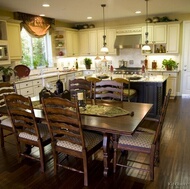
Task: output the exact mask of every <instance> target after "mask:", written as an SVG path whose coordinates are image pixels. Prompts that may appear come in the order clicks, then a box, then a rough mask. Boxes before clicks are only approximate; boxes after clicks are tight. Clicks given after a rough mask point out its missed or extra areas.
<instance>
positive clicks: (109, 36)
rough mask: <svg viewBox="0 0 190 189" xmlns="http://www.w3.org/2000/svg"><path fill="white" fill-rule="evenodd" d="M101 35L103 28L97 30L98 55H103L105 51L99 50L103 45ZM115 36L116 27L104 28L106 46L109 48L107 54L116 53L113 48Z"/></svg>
mask: <svg viewBox="0 0 190 189" xmlns="http://www.w3.org/2000/svg"><path fill="white" fill-rule="evenodd" d="M103 35H104V30H98V55H104V54H105V53H102V52H101V48H102V47H103ZM115 38H116V29H107V30H106V46H107V48H108V50H109V52H108V53H107V54H108V55H116V49H115V48H114V43H115Z"/></svg>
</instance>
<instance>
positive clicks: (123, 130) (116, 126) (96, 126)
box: [34, 101, 153, 176]
mask: <svg viewBox="0 0 190 189" xmlns="http://www.w3.org/2000/svg"><path fill="white" fill-rule="evenodd" d="M98 104H100V105H105V106H114V107H120V108H122V109H124V110H127V111H129V114H127V115H121V116H113V117H106V116H101V115H86V114H85V115H83V114H81V121H82V125H83V128H84V129H86V130H90V131H97V132H101V133H102V134H103V161H104V172H103V174H104V176H107V175H108V169H109V163H110V160H111V153H110V147H109V146H110V136H112V135H133V133H134V132H135V130H136V128H137V127H138V125H139V124H140V123H141V122H142V121H143V119H144V118H145V117H146V115H147V114H148V112H149V111H150V110H151V108H152V106H153V104H147V103H134V102H125V101H122V102H121V101H114V102H111V103H109V102H98ZM34 112H35V116H36V118H39V119H44V113H43V110H40V109H34Z"/></svg>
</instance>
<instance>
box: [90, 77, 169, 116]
mask: <svg viewBox="0 0 190 189" xmlns="http://www.w3.org/2000/svg"><path fill="white" fill-rule="evenodd" d="M93 76H94V77H96V76H95V75H93ZM137 76H138V75H137ZM119 77H120V78H121V77H124V78H127V77H131V75H122V74H121V75H120V74H113V75H111V77H110V78H108V79H111V78H112V79H114V78H119ZM131 78H132V77H131ZM135 78H136V77H135ZM167 79H168V76H165V75H157V76H154V75H153V76H152V75H150V76H147V77H142V76H139V79H135V80H133V79H131V80H130V81H131V82H130V83H131V84H130V85H131V88H133V89H135V90H136V91H137V99H136V101H137V102H142V103H151V104H153V107H152V109H151V111H150V112H149V114H148V116H149V117H154V118H157V117H158V116H159V113H160V111H161V108H162V104H163V102H164V96H165V95H166V92H167V91H166V83H167Z"/></svg>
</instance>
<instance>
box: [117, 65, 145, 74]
mask: <svg viewBox="0 0 190 189" xmlns="http://www.w3.org/2000/svg"><path fill="white" fill-rule="evenodd" d="M141 72H142V68H141V67H125V66H122V67H119V68H115V69H114V72H113V73H114V74H127V75H128V74H141Z"/></svg>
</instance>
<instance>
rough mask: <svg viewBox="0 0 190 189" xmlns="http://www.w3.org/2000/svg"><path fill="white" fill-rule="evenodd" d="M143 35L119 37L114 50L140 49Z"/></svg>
mask: <svg viewBox="0 0 190 189" xmlns="http://www.w3.org/2000/svg"><path fill="white" fill-rule="evenodd" d="M140 46H141V34H137V35H117V36H116V39H115V43H114V48H116V49H124V48H140Z"/></svg>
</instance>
